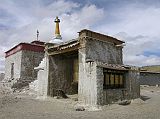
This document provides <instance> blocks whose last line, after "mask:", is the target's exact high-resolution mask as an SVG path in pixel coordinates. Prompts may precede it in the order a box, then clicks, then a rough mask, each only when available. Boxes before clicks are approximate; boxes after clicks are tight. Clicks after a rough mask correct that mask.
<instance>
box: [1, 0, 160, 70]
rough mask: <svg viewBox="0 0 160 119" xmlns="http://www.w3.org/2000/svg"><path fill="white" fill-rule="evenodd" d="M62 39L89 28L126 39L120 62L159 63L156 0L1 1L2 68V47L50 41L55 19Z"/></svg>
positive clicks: (158, 2) (159, 0)
mask: <svg viewBox="0 0 160 119" xmlns="http://www.w3.org/2000/svg"><path fill="white" fill-rule="evenodd" d="M56 16H59V18H60V19H61V23H60V29H61V34H62V37H63V40H64V41H66V40H70V39H73V38H76V37H78V36H77V35H78V34H77V32H78V31H80V30H81V29H84V28H87V29H90V30H93V31H97V32H101V33H104V34H107V35H111V36H114V37H116V38H119V39H120V40H123V41H125V42H126V46H125V47H124V49H123V54H124V55H123V57H124V64H129V65H136V66H143V65H160V52H159V51H160V46H159V44H160V35H159V33H160V27H159V26H160V22H159V19H160V0H132V1H131V0H73V1H72V0H0V72H3V71H4V60H5V58H4V56H5V54H4V52H5V51H7V50H8V49H10V48H11V47H13V46H14V45H16V44H18V43H20V42H31V41H33V40H35V39H36V30H37V29H38V30H39V32H40V40H42V41H45V42H48V41H50V40H51V39H52V38H53V37H54V36H53V35H54V34H53V33H54V25H55V24H54V18H55V17H56Z"/></svg>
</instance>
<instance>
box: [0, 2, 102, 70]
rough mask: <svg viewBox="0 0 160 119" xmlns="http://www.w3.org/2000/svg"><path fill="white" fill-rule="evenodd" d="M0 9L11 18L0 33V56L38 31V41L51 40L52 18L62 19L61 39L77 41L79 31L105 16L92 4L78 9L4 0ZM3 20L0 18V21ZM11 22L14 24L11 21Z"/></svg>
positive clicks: (71, 4) (71, 5)
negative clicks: (0, 48) (74, 39)
mask: <svg viewBox="0 0 160 119" xmlns="http://www.w3.org/2000/svg"><path fill="white" fill-rule="evenodd" d="M25 2H26V1H25ZM0 9H3V11H5V12H4V13H7V16H6V17H7V18H8V19H10V20H8V21H7V22H3V25H6V26H7V30H1V32H0V35H1V38H0V44H1V45H0V47H2V48H3V50H1V52H0V54H1V55H2V54H3V52H4V51H6V50H8V49H9V48H11V47H13V46H14V45H17V44H18V43H20V42H31V41H33V40H36V30H37V29H38V30H39V32H40V35H39V36H40V37H39V39H40V40H41V41H46V42H48V41H49V40H51V39H52V38H53V37H54V36H53V35H54V28H55V23H54V18H55V16H57V15H58V16H59V17H60V19H61V23H60V30H61V34H62V37H63V40H70V39H72V38H76V37H77V32H78V31H79V30H81V29H83V28H90V26H92V25H94V24H96V23H97V22H98V21H100V20H102V18H103V16H104V11H103V9H99V8H97V7H96V6H95V5H92V4H90V5H86V6H81V5H80V4H78V3H75V2H71V1H65V0H58V1H54V2H52V3H50V4H48V5H44V4H43V1H41V0H35V1H33V3H32V4H31V3H29V2H26V4H25V3H23V2H22V1H20V2H13V1H10V0H6V1H3V2H2V4H1V5H0ZM5 20H6V19H3V18H0V21H5ZM11 20H13V21H12V22H11ZM4 41H5V42H4ZM3 56H4V55H2V57H3ZM2 60H4V58H3V59H2ZM0 65H1V66H2V65H4V64H0ZM1 69H2V68H1Z"/></svg>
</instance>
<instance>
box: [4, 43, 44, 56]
mask: <svg viewBox="0 0 160 119" xmlns="http://www.w3.org/2000/svg"><path fill="white" fill-rule="evenodd" d="M21 50H28V51H34V52H44V46H43V45H39V44H36V43H32V42H31V43H19V44H18V45H16V46H14V47H13V48H11V49H9V50H8V51H6V52H5V54H6V55H5V58H6V57H8V56H10V55H13V54H15V53H17V52H19V51H21Z"/></svg>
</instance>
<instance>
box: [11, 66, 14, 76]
mask: <svg viewBox="0 0 160 119" xmlns="http://www.w3.org/2000/svg"><path fill="white" fill-rule="evenodd" d="M11 78H14V63H11Z"/></svg>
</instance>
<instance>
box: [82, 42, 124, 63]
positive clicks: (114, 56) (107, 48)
mask: <svg viewBox="0 0 160 119" xmlns="http://www.w3.org/2000/svg"><path fill="white" fill-rule="evenodd" d="M85 47H86V59H90V60H93V61H100V62H105V63H108V64H123V61H122V47H117V46H116V45H114V44H113V43H110V42H105V41H100V40H94V39H86V45H85Z"/></svg>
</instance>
